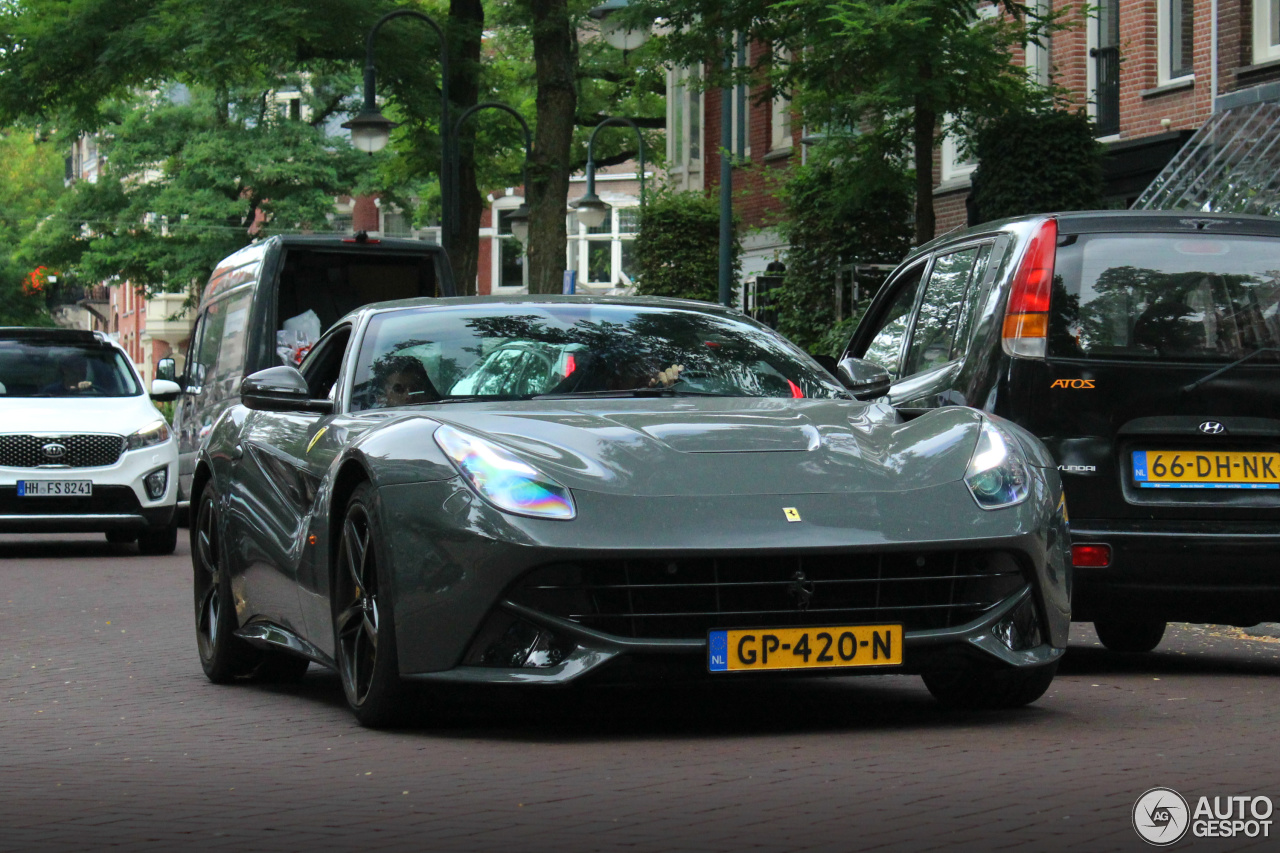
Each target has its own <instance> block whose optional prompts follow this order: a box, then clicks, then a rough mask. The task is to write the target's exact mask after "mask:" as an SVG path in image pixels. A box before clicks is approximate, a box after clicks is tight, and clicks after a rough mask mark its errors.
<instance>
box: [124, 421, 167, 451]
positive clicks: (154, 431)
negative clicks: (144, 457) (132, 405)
mask: <svg viewBox="0 0 1280 853" xmlns="http://www.w3.org/2000/svg"><path fill="white" fill-rule="evenodd" d="M168 440H169V425H168V424H166V423H165V422H164V421H156V422H155V423H152V424H147V425H146V426H144V427H143V428H142V429H140V430H138V431H137V432H135V433H134V434H133V435H131V436H129V437H128V438H127V439H126V440H125V446H126V448H127V449H129V450H138V449H139V448H142V447H151V446H152V445H156V444H164V443H165V442H166V441H168Z"/></svg>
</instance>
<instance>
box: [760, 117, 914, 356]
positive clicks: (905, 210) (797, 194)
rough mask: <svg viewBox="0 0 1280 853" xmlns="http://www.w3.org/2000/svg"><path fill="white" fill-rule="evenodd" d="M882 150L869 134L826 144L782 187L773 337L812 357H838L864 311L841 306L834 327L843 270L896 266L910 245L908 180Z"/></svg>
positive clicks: (861, 306)
mask: <svg viewBox="0 0 1280 853" xmlns="http://www.w3.org/2000/svg"><path fill="white" fill-rule="evenodd" d="M882 143H883V140H881V139H879V138H878V137H876V136H873V135H865V136H860V137H856V138H853V139H848V140H831V141H829V142H828V143H827V145H825V146H821V147H819V148H818V149H817V150H816V151H815V154H814V156H813V157H812V158H811V159H810V161H809V163H808V164H807V165H805V166H803V167H801V168H799V169H798V170H797V171H796V172H795V173H794V175H793V176H792V178H791V180H790V182H789V183H788V184H787V187H786V194H785V198H786V203H787V217H786V221H785V225H784V231H785V233H786V236H787V238H788V240H789V242H790V248H789V249H788V250H787V256H786V266H787V269H786V274H785V280H784V281H785V285H784V287H783V288H782V289H781V290H780V291H777V292H776V294H775V296H774V299H775V305H776V307H777V310H778V324H777V325H778V331H780V332H782V333H783V334H784V335H786V336H787V337H789V338H791V339H792V340H793V341H795V342H796V343H798V344H800V345H801V346H803V347H805V348H807V349H808V350H809V351H811V352H814V353H824V354H829V355H836V354H837V352H836V350H837V349H838V348H839V347H841V346H843V345H844V344H845V343H847V342H848V339H849V336H850V334H852V331H853V326H854V324H855V323H856V321H857V319H858V317H859V316H861V311H862V310H863V309H864V308H865V302H864V303H863V304H862V305H860V306H850V305H846V306H844V307H845V315H846V316H845V317H844V319H843V320H842V321H840V322H837V319H836V312H835V299H834V288H835V284H836V281H837V277H838V276H839V275H840V270H841V268H842V267H844V266H846V265H849V264H855V265H856V264H895V263H897V262H898V261H899V260H901V258H902V257H903V255H905V254H906V252H907V250H908V249H909V248H910V246H911V226H910V214H911V184H910V180H909V178H908V177H907V175H906V172H905V169H903V168H902V165H901V163H899V162H897V161H896V160H895V159H894V158H892V157H890V156H888V155H886V153H885V151H884V150H883V148H882Z"/></svg>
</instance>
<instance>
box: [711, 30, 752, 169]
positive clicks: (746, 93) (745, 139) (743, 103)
mask: <svg viewBox="0 0 1280 853" xmlns="http://www.w3.org/2000/svg"><path fill="white" fill-rule="evenodd" d="M737 39H738V50H737V53H736V54H735V55H734V57H733V68H734V72H735V73H738V72H739V69H742V68H747V67H749V65H750V63H749V62H748V60H747V40H746V37H745V36H743V34H742V33H739V34H738V36H737ZM750 96H751V87H750V86H749V85H748V84H747V83H745V82H742V83H735V84H734V86H733V91H732V92H731V93H730V97H729V128H730V134H731V137H730V139H729V147H730V148H732V149H733V154H734V156H735V157H737V158H738V159H739V160H750V159H751V103H750V101H751V97H750ZM717 136H718V133H717Z"/></svg>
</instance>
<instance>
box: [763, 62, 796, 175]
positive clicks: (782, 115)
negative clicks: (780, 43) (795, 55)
mask: <svg viewBox="0 0 1280 853" xmlns="http://www.w3.org/2000/svg"><path fill="white" fill-rule="evenodd" d="M775 55H776V56H778V57H779V58H781V59H782V60H783V61H789V60H790V59H791V51H789V50H779V51H778V52H777V53H776V54H775ZM793 119H794V116H793V115H792V112H791V99H790V98H789V97H787V95H786V93H784V92H779V91H777V90H776V89H775V90H774V94H773V98H772V100H771V101H770V102H769V140H770V141H769V150H770V151H787V150H789V149H790V148H791V147H792V145H793V142H794V140H793V139H792V132H791V131H792V128H791V122H792V120H793Z"/></svg>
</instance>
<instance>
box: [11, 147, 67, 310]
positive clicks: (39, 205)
mask: <svg viewBox="0 0 1280 853" xmlns="http://www.w3.org/2000/svg"><path fill="white" fill-rule="evenodd" d="M61 193H62V157H61V156H59V154H58V152H57V150H56V149H55V147H54V146H53V145H52V144H51V143H49V142H37V141H36V140H35V138H34V136H33V134H32V133H31V131H30V130H28V129H23V128H12V129H10V130H7V131H0V246H3V248H0V326H30V325H46V324H48V323H50V322H51V320H50V318H49V312H48V311H47V310H46V308H45V298H46V296H47V291H48V288H49V281H48V276H49V275H50V274H51V273H52V274H55V275H56V273H57V270H49V269H46V270H44V271H43V272H42V273H41V272H37V271H36V270H35V268H34V265H32V266H26V265H24V264H23V263H22V262H21V261H20V260H19V259H18V258H16V257H15V252H14V250H15V248H16V246H17V243H18V240H19V239H20V238H21V236H22V235H23V234H26V233H28V232H30V231H31V230H32V229H33V228H34V227H35V225H36V223H37V222H39V221H40V219H41V218H42V217H44V216H45V215H46V214H47V213H48V211H49V209H50V208H51V207H52V206H53V204H54V202H55V200H56V199H57V198H58V196H59V195H60V194H61ZM33 274H34V276H33Z"/></svg>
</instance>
